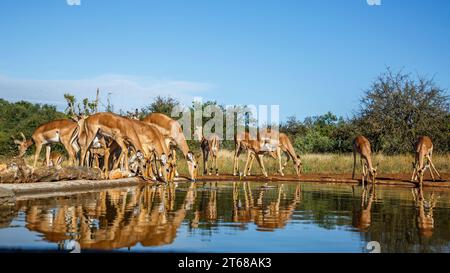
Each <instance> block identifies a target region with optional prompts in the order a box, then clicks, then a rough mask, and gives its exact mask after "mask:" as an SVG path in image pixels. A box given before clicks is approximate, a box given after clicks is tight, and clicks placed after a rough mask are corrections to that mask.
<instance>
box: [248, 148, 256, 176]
mask: <svg viewBox="0 0 450 273" xmlns="http://www.w3.org/2000/svg"><path fill="white" fill-rule="evenodd" d="M254 161H255V154H253V153H252V155H251V157H250V163H249V165H248V169H247V175H248V176H250V175H251V170H252V168H253V162H254Z"/></svg>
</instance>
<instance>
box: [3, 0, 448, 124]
mask: <svg viewBox="0 0 450 273" xmlns="http://www.w3.org/2000/svg"><path fill="white" fill-rule="evenodd" d="M381 4H382V5H381V6H369V5H368V4H367V2H366V0H340V1H339V0H320V1H318V0H308V1H306V0H305V1H302V0H295V1H287V0H284V1H269V0H264V1H256V0H247V1H237V0H227V1H197V0H190V1H169V0H164V1H149V0H133V1H126V0H95V1H94V0H81V5H80V6H69V5H67V3H66V0H48V1H25V0H3V1H0V97H1V98H6V99H8V100H13V101H15V100H19V99H25V100H29V101H33V102H47V103H52V104H56V105H57V106H58V107H59V108H60V109H64V101H63V97H62V94H63V93H64V92H71V93H74V94H76V95H78V96H80V97H82V96H90V97H93V96H94V93H95V89H96V87H100V90H101V92H102V100H103V101H106V93H108V92H111V93H112V95H111V99H112V101H113V103H114V104H115V105H116V109H118V108H122V109H126V110H131V109H134V108H135V107H141V106H144V105H145V104H146V103H148V102H150V101H151V98H153V97H155V96H156V95H157V94H162V95H172V96H174V97H177V98H179V99H181V100H182V101H184V102H188V101H190V100H191V99H192V98H193V97H194V96H201V97H203V98H204V99H213V100H217V101H219V102H222V103H225V104H269V105H270V104H279V105H280V110H281V117H282V118H285V117H286V116H289V115H296V116H297V117H298V118H300V119H302V118H304V117H305V116H309V115H318V114H322V113H325V112H327V111H332V112H334V113H336V114H338V115H342V116H344V117H346V116H350V115H351V114H352V111H354V110H356V109H357V108H358V101H359V98H360V97H361V95H362V92H363V90H364V89H366V88H368V87H369V86H370V82H371V81H372V80H373V79H374V78H375V77H376V76H377V75H378V74H380V73H381V72H383V71H384V70H385V68H386V66H390V67H392V68H394V69H401V68H403V69H404V70H405V71H408V72H412V73H420V74H426V75H429V76H434V77H435V80H436V82H437V83H438V84H439V85H440V86H441V87H443V88H449V87H450V78H449V76H450V62H449V60H450V1H447V0H434V1H429V0H381Z"/></svg>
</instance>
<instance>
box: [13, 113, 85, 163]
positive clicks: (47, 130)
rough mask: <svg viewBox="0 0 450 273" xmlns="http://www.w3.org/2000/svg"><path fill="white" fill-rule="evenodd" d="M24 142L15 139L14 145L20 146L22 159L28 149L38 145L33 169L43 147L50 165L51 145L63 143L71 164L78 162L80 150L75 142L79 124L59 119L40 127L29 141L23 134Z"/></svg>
mask: <svg viewBox="0 0 450 273" xmlns="http://www.w3.org/2000/svg"><path fill="white" fill-rule="evenodd" d="M20 134H21V136H22V140H17V139H14V143H15V144H17V145H18V148H19V156H20V157H22V156H23V155H24V154H25V152H26V151H27V149H28V148H29V147H30V146H31V145H33V143H34V144H35V145H36V152H35V153H34V163H33V169H34V168H36V163H37V160H38V158H39V154H40V153H41V150H42V146H43V145H46V150H47V151H46V156H45V159H46V161H45V162H46V165H47V166H49V164H50V150H51V147H50V144H54V143H62V144H63V145H64V148H65V149H66V151H67V153H68V154H69V159H70V162H71V164H74V163H75V161H76V153H77V152H78V150H79V148H78V145H77V143H76V142H75V139H76V135H77V123H76V122H74V121H73V120H70V119H58V120H53V121H50V122H48V123H45V124H42V125H41V126H39V127H38V128H37V129H36V130H35V131H34V133H33V135H32V136H31V139H29V140H27V139H26V138H25V135H24V134H23V133H20Z"/></svg>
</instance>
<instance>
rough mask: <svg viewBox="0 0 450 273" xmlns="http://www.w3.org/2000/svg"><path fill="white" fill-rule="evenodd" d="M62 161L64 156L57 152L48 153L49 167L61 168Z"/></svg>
mask: <svg viewBox="0 0 450 273" xmlns="http://www.w3.org/2000/svg"><path fill="white" fill-rule="evenodd" d="M63 161H64V155H62V154H61V153H58V152H51V153H50V164H49V166H50V167H55V168H61V165H62V162H63Z"/></svg>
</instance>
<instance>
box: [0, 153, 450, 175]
mask: <svg viewBox="0 0 450 273" xmlns="http://www.w3.org/2000/svg"><path fill="white" fill-rule="evenodd" d="M195 155H196V158H197V161H198V162H199V168H200V169H199V174H201V171H202V170H203V162H202V158H201V154H200V153H196V154H195ZM233 157H234V152H233V151H229V150H222V151H220V152H219V157H218V165H219V174H232V173H233ZM300 157H301V160H302V163H303V172H304V173H321V174H342V173H351V172H352V167H353V155H352V154H350V153H348V154H304V155H300ZM179 159H180V162H178V164H177V165H178V169H179V172H180V173H181V174H187V165H186V163H185V162H186V161H185V160H184V159H182V157H179ZM245 160H246V153H243V154H241V156H240V157H239V169H240V170H241V172H242V171H243V169H244V165H245ZM285 160H286V157H284V156H283V162H285ZM6 161H7V159H6V158H5V157H3V158H0V163H1V162H6ZM25 161H26V162H27V164H28V165H32V164H33V157H32V156H27V157H25ZM43 161H44V159H43V158H41V159H40V160H39V162H38V166H43ZM413 161H414V157H413V155H412V154H411V155H389V156H387V155H383V154H374V158H373V163H374V165H376V164H379V166H378V172H379V174H383V173H385V174H395V173H409V172H412V164H411V163H412V162H413ZM433 162H434V164H435V166H436V168H437V169H438V171H439V172H442V173H449V172H450V164H449V162H450V154H445V155H440V154H435V155H433ZM209 164H211V162H210V163H209ZM67 165H68V161H67V160H66V161H64V162H63V166H67ZM264 165H265V167H266V170H267V171H268V173H269V174H274V173H276V172H277V171H278V161H277V160H275V159H273V158H272V157H269V156H265V157H264ZM357 172H360V165H359V157H357ZM260 173H261V171H260V168H259V166H258V163H257V162H256V160H255V162H254V163H253V168H252V174H260ZM294 173H295V171H294V168H293V164H292V161H289V164H288V166H287V167H286V169H285V174H294Z"/></svg>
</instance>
